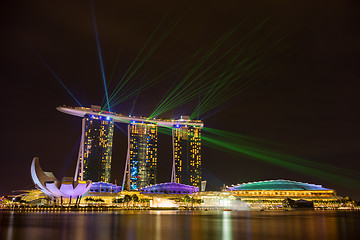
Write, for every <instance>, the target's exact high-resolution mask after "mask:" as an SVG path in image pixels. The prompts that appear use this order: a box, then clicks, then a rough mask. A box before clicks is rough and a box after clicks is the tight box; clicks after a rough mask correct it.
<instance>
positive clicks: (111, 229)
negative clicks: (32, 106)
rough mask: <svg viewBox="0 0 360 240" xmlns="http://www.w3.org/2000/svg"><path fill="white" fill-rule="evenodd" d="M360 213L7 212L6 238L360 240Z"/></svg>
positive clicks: (0, 225) (0, 220) (2, 221)
mask: <svg viewBox="0 0 360 240" xmlns="http://www.w3.org/2000/svg"><path fill="white" fill-rule="evenodd" d="M359 229H360V213H359V212H332V211H324V212H322V211H291V212H282V211H279V212H277V211H274V212H247V211H242V212H235V211H232V212H230V211H189V212H186V211H167V210H163V211H119V212H94V213H91V212H79V213H77V212H60V213H56V212H50V213H46V212H30V213H29V212H27V213H22V212H14V213H13V212H1V213H0V239H6V240H12V239H25V240H33V239H34V240H35V239H54V240H56V239H66V240H71V239H77V240H81V239H87V240H91V239H103V240H112V239H129V240H133V239H149V240H151V239H154V240H161V239H223V240H230V239H247V240H257V239H301V240H303V239H329V240H331V239H360V231H359Z"/></svg>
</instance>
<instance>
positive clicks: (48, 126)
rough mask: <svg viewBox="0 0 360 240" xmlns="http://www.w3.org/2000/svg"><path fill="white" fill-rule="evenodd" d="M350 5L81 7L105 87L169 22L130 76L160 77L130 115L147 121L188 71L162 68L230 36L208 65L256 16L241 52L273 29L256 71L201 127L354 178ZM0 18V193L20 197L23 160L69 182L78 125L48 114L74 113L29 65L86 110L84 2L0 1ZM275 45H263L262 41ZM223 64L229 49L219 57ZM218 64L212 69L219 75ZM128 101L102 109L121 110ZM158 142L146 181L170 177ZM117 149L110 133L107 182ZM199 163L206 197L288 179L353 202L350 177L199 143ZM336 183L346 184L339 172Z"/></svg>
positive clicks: (88, 45) (26, 182)
mask: <svg viewBox="0 0 360 240" xmlns="http://www.w3.org/2000/svg"><path fill="white" fill-rule="evenodd" d="M249 2H251V3H249ZM355 2H356V1H353V2H350V1H340V0H339V1H332V0H327V1H323V0H319V1H308V0H305V1H285V0H274V1H235V0H234V1H226V0H225V1H169V0H167V1H129V2H125V1H94V10H95V16H96V23H97V28H98V31H99V40H100V44H101V49H102V53H103V59H104V67H105V73H106V76H107V77H109V76H110V75H111V72H112V69H113V66H114V64H115V63H116V62H117V63H118V65H117V67H116V70H115V72H114V77H113V80H112V83H114V82H117V81H119V79H121V76H122V75H123V74H124V73H125V72H126V70H127V69H128V67H129V66H130V64H131V62H132V61H133V60H134V59H135V57H136V56H137V54H138V53H139V51H140V50H141V48H142V47H143V46H144V45H145V42H146V41H147V39H149V36H150V35H151V33H152V32H153V31H154V29H156V27H157V26H160V27H159V31H158V32H157V34H156V36H155V38H154V39H155V40H154V41H152V42H151V43H150V45H149V46H150V47H151V46H154V45H156V41H157V39H159V37H160V36H161V34H162V33H166V29H168V28H169V27H171V26H174V24H175V23H176V22H178V23H177V24H176V25H175V27H174V29H173V30H172V31H171V32H170V33H169V35H168V36H167V37H166V39H165V40H164V41H163V42H162V43H161V44H160V46H159V47H158V48H157V49H156V50H155V51H154V54H153V55H152V56H151V57H150V58H149V59H148V61H147V62H146V63H145V64H144V65H143V66H142V67H141V68H140V69H139V71H138V72H137V73H136V74H135V75H134V76H133V78H132V79H131V80H130V83H134V84H140V85H141V84H143V83H144V81H148V79H151V78H152V77H153V76H155V75H156V74H159V73H161V72H164V71H166V70H167V69H170V68H171V69H173V70H172V71H171V72H170V73H169V74H168V75H167V77H166V78H165V79H161V81H158V82H156V83H155V84H154V85H153V86H152V87H151V88H148V89H146V90H145V91H143V92H141V93H140V94H139V96H138V98H137V100H136V104H135V107H134V111H133V113H134V114H135V115H142V116H147V115H149V114H151V112H152V111H153V110H154V108H155V106H156V104H158V103H159V101H160V99H161V97H162V96H164V95H165V94H166V92H167V91H168V90H169V88H171V87H173V86H174V85H176V84H177V83H178V81H179V79H180V78H181V77H182V76H184V73H186V71H188V68H183V67H182V65H180V66H179V67H174V68H172V67H173V66H177V64H178V63H180V62H184V61H185V62H187V63H188V64H189V65H190V66H192V65H193V66H195V65H197V64H199V62H201V59H202V58H201V57H195V58H189V56H191V55H193V53H194V52H196V51H200V53H201V54H203V53H205V52H206V51H208V50H209V49H210V48H211V46H212V45H213V44H214V43H215V42H216V40H217V39H218V38H219V37H220V36H221V35H222V34H224V33H226V32H229V31H230V30H231V29H233V28H234V27H235V26H238V27H237V29H236V31H235V32H234V34H233V35H232V36H231V38H229V40H228V41H226V43H225V45H224V46H223V47H222V48H220V49H219V51H218V52H217V53H216V54H215V56H214V58H212V59H210V61H215V59H216V57H217V56H220V55H221V53H223V52H225V51H226V50H227V49H230V48H231V46H233V45H234V44H236V43H237V42H239V41H241V39H242V38H243V37H244V36H245V35H246V34H247V33H249V32H250V31H252V30H253V29H254V28H255V27H256V26H258V24H259V23H260V22H262V21H263V20H264V19H268V20H267V22H266V24H265V25H264V26H263V27H262V28H261V29H260V30H259V31H258V32H256V34H255V35H254V36H252V38H251V39H249V40H248V41H247V42H246V44H247V46H248V48H249V49H252V47H253V45H252V44H255V42H256V41H257V40H258V39H261V38H263V37H264V36H265V35H266V34H267V33H269V32H270V31H272V30H274V29H275V31H274V33H273V34H272V35H271V37H270V38H269V39H267V41H266V42H265V44H264V47H263V48H262V49H261V51H264V52H266V54H267V55H266V58H264V59H263V60H262V61H260V62H259V64H258V66H259V70H258V72H256V73H255V74H254V75H251V74H250V75H249V76H248V77H247V78H248V79H250V80H251V79H252V78H254V79H255V76H256V82H254V84H253V85H252V86H251V87H250V88H247V89H246V90H245V91H242V92H241V93H239V94H238V95H236V96H234V97H233V98H231V99H230V100H228V101H226V102H225V103H224V104H222V105H220V106H218V107H217V108H215V109H213V110H212V111H210V112H209V114H210V116H208V117H206V118H205V119H203V121H204V123H205V125H206V126H208V127H211V128H215V129H221V130H225V131H230V132H234V133H238V134H244V135H247V136H253V137H256V138H259V139H264V140H267V141H270V142H275V143H279V145H274V149H273V150H274V151H278V152H282V153H286V154H289V155H292V156H296V157H301V158H304V159H308V160H311V161H314V162H319V163H325V164H329V165H332V166H335V167H339V168H345V169H351V170H355V171H359V170H360V161H359V160H360V159H359V158H360V149H359V143H360V137H359V136H360V127H359V122H360V121H359V120H360V118H359V116H360V115H359V113H358V111H359V94H358V91H359V85H360V84H359V80H360V79H359V77H360V67H359V56H360V47H359V43H360V25H359V17H358V16H360V13H359V9H360V8H359V6H357V5H356V4H355ZM1 12H2V13H1V15H0V18H1V32H2V34H1V45H0V46H1V55H0V56H1V71H0V74H1V75H0V77H1V78H0V79H1V85H2V86H1V103H2V117H1V121H2V123H1V126H2V137H1V168H0V169H1V170H0V195H4V194H10V193H11V191H12V190H16V189H29V188H31V186H32V181H31V177H30V164H31V160H32V158H33V157H34V156H38V157H40V162H41V164H42V167H43V169H44V170H47V171H53V172H54V173H55V175H56V176H58V177H59V178H60V177H62V176H64V175H65V174H66V175H71V174H73V172H74V166H75V161H76V153H77V151H78V145H77V144H78V141H79V137H80V131H81V129H80V127H81V122H80V119H79V118H76V117H73V116H69V115H65V114H63V113H60V112H58V111H57V110H56V107H57V106H60V105H63V104H66V105H70V106H77V104H76V102H75V101H74V100H73V99H72V97H71V96H70V95H69V94H68V93H67V91H66V90H65V89H64V88H63V87H62V86H61V84H60V83H59V82H58V81H57V80H56V79H55V78H54V77H53V75H52V74H51V73H50V72H49V71H48V70H47V69H46V67H45V66H44V65H43V64H42V63H41V61H40V60H39V58H38V57H37V55H38V56H40V57H41V58H42V59H44V60H45V61H46V63H47V64H48V65H49V66H50V67H51V69H52V70H53V71H54V72H55V73H56V74H57V75H58V76H59V78H60V79H61V80H62V81H63V83H64V84H65V85H66V86H67V87H68V89H69V90H70V91H71V92H72V93H73V94H74V95H75V96H76V97H77V98H78V100H79V101H80V102H81V103H82V104H83V105H85V106H90V104H97V105H100V104H101V103H102V99H103V96H104V87H103V83H102V79H101V72H100V67H99V61H98V55H97V47H96V40H95V34H94V25H93V22H92V15H91V7H90V2H89V1H64V0H62V1H7V3H6V5H3V6H2V10H1ZM242 21H243V23H242V24H239V23H240V22H242ZM160 23H161V24H160ZM159 24H160V25H159ZM283 37H284V40H283V41H282V42H281V43H280V44H279V45H277V46H275V47H273V48H271V43H274V42H276V41H277V40H279V39H281V38H283ZM149 49H150V48H147V50H146V51H149ZM36 54H37V55H36ZM201 54H200V55H201ZM232 54H236V50H234V52H233V53H230V55H229V56H228V57H227V58H228V59H230V58H231V56H232ZM244 54H246V51H245V53H244ZM226 60H227V59H225V60H224V61H221V62H219V63H217V64H216V66H214V68H213V70H214V71H215V70H218V71H221V69H226ZM209 64H211V63H209V62H207V63H204V66H202V67H203V68H206V66H208V65H209ZM208 80H209V81H210V80H211V79H203V81H208ZM235 85H236V84H235ZM111 86H113V85H110V87H109V88H110V91H111V90H112V89H113V88H111ZM134 99H135V98H131V99H129V100H128V101H125V102H123V103H121V104H119V105H117V106H115V107H114V108H113V109H112V110H113V111H115V112H120V113H125V114H128V113H129V111H130V109H131V107H132V104H133V102H134ZM196 104H197V102H196V101H193V102H190V103H188V104H186V105H184V106H181V107H179V108H176V109H174V110H172V111H170V112H168V113H166V114H165V115H164V116H165V117H179V116H180V115H187V114H189V113H191V111H192V110H193V109H194V107H195V106H196ZM121 128H123V129H125V126H121ZM170 143H171V140H170V137H168V136H165V135H160V136H159V158H158V166H159V167H158V168H159V171H158V176H159V177H158V178H159V181H160V182H165V181H169V179H170V174H171V169H170V166H171V145H170ZM125 149H126V136H125V135H124V134H123V133H122V132H121V131H119V130H118V129H116V130H115V137H114V149H113V168H112V180H115V179H117V181H121V180H122V175H123V168H124V161H125ZM203 167H204V178H206V179H207V180H208V186H209V188H210V189H219V187H220V186H221V185H222V184H228V185H230V184H236V183H242V182H248V181H259V180H268V179H289V180H294V181H302V182H309V183H315V184H321V185H323V186H325V187H328V188H332V189H335V190H337V192H338V193H339V194H340V195H342V196H351V197H353V198H354V199H358V200H360V190H359V189H356V187H355V186H358V185H357V184H355V182H357V183H358V182H359V181H360V177H359V176H355V177H354V176H352V179H353V180H354V184H353V185H351V184H350V185H348V186H344V185H345V184H343V183H341V182H336V181H334V180H333V179H324V178H317V177H315V176H309V175H307V174H306V173H303V172H297V171H291V170H288V169H285V168H282V167H279V166H276V165H272V164H269V163H265V162H263V161H261V160H256V159H251V158H247V157H244V156H240V155H236V154H233V153H228V152H225V151H220V150H217V149H212V148H208V147H204V148H203ZM342 176H344V177H350V176H347V175H346V173H344V174H343V175H342Z"/></svg>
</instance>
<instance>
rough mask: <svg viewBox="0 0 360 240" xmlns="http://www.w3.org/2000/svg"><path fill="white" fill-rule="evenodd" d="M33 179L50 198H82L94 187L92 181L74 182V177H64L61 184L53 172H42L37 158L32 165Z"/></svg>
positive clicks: (37, 186)
mask: <svg viewBox="0 0 360 240" xmlns="http://www.w3.org/2000/svg"><path fill="white" fill-rule="evenodd" d="M31 177H32V179H33V181H34V183H35V185H36V188H38V189H39V190H40V191H42V192H43V193H44V194H46V195H48V196H49V197H64V198H78V197H82V196H83V195H85V194H86V193H87V192H88V191H89V190H90V187H91V185H92V182H91V181H90V180H87V181H74V179H73V178H72V177H64V178H63V179H62V181H61V182H60V181H59V180H58V179H57V178H56V177H55V176H54V174H53V173H52V172H44V171H43V170H42V168H41V166H40V163H39V158H37V157H34V159H33V161H32V163H31Z"/></svg>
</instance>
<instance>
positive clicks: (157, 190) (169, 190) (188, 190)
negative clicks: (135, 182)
mask: <svg viewBox="0 0 360 240" xmlns="http://www.w3.org/2000/svg"><path fill="white" fill-rule="evenodd" d="M198 191H199V188H198V187H193V186H189V185H185V184H181V183H160V184H155V185H151V186H147V187H144V188H141V189H140V192H141V193H147V194H192V193H195V192H198Z"/></svg>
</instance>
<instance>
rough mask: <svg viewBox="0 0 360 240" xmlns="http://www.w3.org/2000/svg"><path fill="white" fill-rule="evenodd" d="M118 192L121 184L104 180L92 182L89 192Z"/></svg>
mask: <svg viewBox="0 0 360 240" xmlns="http://www.w3.org/2000/svg"><path fill="white" fill-rule="evenodd" d="M93 192H94V193H118V192H121V186H117V185H116V184H113V183H106V182H93V183H92V186H91V188H90V191H89V193H93Z"/></svg>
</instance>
